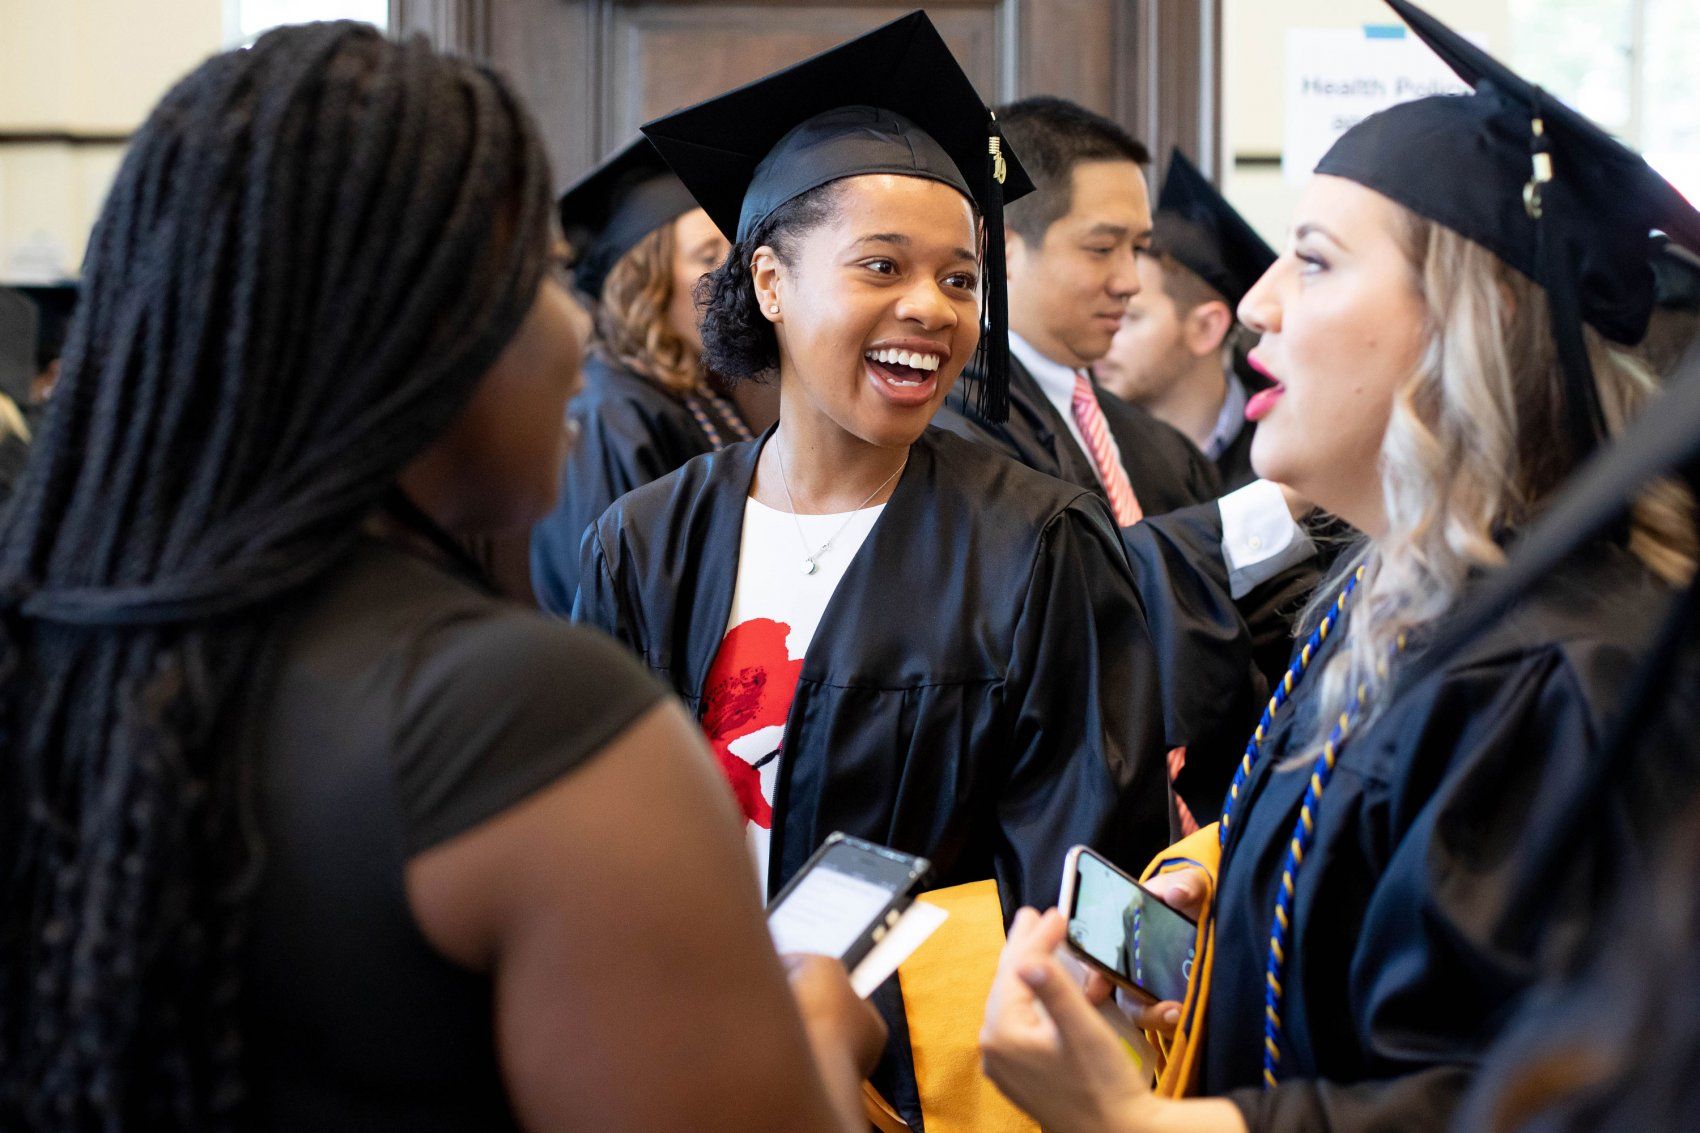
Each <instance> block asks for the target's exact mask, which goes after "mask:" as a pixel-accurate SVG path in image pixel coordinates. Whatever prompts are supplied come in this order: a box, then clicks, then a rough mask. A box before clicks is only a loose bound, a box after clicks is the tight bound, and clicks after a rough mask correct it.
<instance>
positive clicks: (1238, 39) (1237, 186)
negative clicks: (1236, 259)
mask: <svg viewBox="0 0 1700 1133" xmlns="http://www.w3.org/2000/svg"><path fill="white" fill-rule="evenodd" d="M1424 7H1426V8H1427V9H1428V10H1429V11H1431V12H1433V13H1434V14H1435V15H1436V16H1438V17H1439V18H1441V19H1442V20H1445V21H1446V22H1447V23H1449V24H1451V25H1452V26H1453V27H1456V28H1458V29H1459V30H1461V31H1465V32H1468V33H1470V34H1472V35H1480V36H1481V37H1483V38H1482V43H1483V46H1485V47H1487V48H1488V50H1490V51H1494V52H1496V53H1498V52H1499V51H1501V50H1502V49H1503V48H1504V46H1505V44H1506V40H1507V37H1508V34H1509V32H1508V29H1509V27H1510V6H1509V3H1508V0H1424ZM1222 9H1223V13H1222V16H1223V19H1222V64H1223V68H1222V71H1223V81H1222V87H1223V89H1222V105H1223V108H1224V112H1223V120H1222V130H1223V137H1224V142H1225V145H1224V147H1223V148H1224V150H1225V151H1226V153H1227V156H1228V161H1227V168H1226V171H1225V173H1224V176H1223V182H1222V184H1223V190H1224V192H1225V193H1226V194H1227V196H1228V199H1229V200H1231V201H1232V202H1233V203H1234V206H1235V207H1236V208H1238V209H1239V210H1240V211H1241V212H1242V213H1244V214H1245V217H1246V219H1247V220H1249V221H1250V222H1251V223H1252V224H1253V226H1255V227H1256V228H1257V229H1258V231H1259V232H1261V233H1262V234H1263V236H1264V238H1265V239H1267V240H1268V241H1269V242H1270V243H1271V244H1273V245H1275V246H1276V247H1277V248H1279V247H1280V246H1281V244H1282V241H1283V240H1284V239H1285V237H1286V231H1287V219H1288V217H1289V215H1290V214H1291V212H1292V209H1293V204H1294V201H1295V199H1296V198H1297V196H1298V190H1297V189H1295V188H1293V187H1291V186H1289V185H1287V183H1286V182H1285V181H1284V180H1283V179H1282V176H1281V170H1280V169H1279V168H1278V167H1243V166H1242V167H1239V168H1236V167H1235V165H1234V160H1233V159H1234V155H1236V154H1257V155H1264V156H1273V155H1277V154H1279V153H1280V152H1281V130H1282V121H1283V119H1282V115H1283V107H1282V92H1283V90H1284V89H1285V86H1284V75H1283V70H1284V67H1285V65H1286V51H1287V29H1289V28H1332V27H1340V28H1356V27H1361V26H1363V25H1364V24H1397V23H1398V22H1399V20H1398V17H1397V16H1395V15H1394V14H1393V10H1392V9H1391V8H1389V7H1388V6H1387V5H1386V4H1384V3H1382V2H1381V0H1223V2H1222Z"/></svg>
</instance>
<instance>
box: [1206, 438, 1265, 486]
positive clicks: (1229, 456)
mask: <svg viewBox="0 0 1700 1133" xmlns="http://www.w3.org/2000/svg"><path fill="white" fill-rule="evenodd" d="M1256 435H1257V426H1256V425H1254V424H1252V423H1251V422H1250V421H1246V422H1243V423H1242V424H1241V425H1240V429H1239V432H1237V433H1235V434H1234V439H1233V440H1231V441H1229V442H1228V445H1227V447H1226V448H1224V449H1223V450H1222V451H1221V452H1220V453H1218V454H1217V455H1216V475H1217V476H1219V477H1220V478H1221V480H1222V492H1223V493H1224V494H1226V493H1228V492H1232V491H1236V490H1238V489H1240V488H1243V487H1245V486H1246V485H1247V484H1249V483H1251V482H1252V481H1253V480H1255V479H1257V472H1256V471H1255V470H1254V469H1253V468H1252V466H1251V439H1252V438H1253V437H1254V436H1256Z"/></svg>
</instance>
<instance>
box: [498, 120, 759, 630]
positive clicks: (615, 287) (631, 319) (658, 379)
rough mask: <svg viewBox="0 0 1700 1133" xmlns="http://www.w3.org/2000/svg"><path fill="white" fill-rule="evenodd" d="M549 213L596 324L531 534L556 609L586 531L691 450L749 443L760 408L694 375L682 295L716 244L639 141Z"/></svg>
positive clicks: (690, 293)
mask: <svg viewBox="0 0 1700 1133" xmlns="http://www.w3.org/2000/svg"><path fill="white" fill-rule="evenodd" d="M560 212H561V222H562V227H563V228H564V230H565V231H566V234H567V237H568V239H569V241H570V242H571V243H572V244H573V246H574V249H575V250H576V251H577V252H578V253H579V254H578V258H577V260H576V262H575V264H574V268H573V273H574V282H575V283H576V284H577V286H578V290H579V292H580V294H582V295H583V296H585V297H586V298H588V299H590V300H591V301H593V303H594V305H595V325H596V337H595V344H594V347H593V349H592V351H591V354H590V356H589V357H588V358H587V359H586V361H585V366H584V392H583V393H581V394H580V395H579V396H578V397H576V398H574V399H573V402H572V404H571V405H570V406H569V407H568V410H567V419H568V421H569V425H570V427H571V428H573V430H574V431H575V432H576V434H577V436H576V439H575V443H574V445H573V451H572V453H571V455H570V456H569V457H568V458H567V466H566V469H565V472H564V475H563V478H562V483H561V495H560V501H559V503H558V504H557V506H556V508H555V510H554V512H552V513H551V514H550V515H549V516H548V518H546V519H544V520H543V521H542V522H541V523H539V524H538V525H537V527H536V528H535V529H534V531H533V533H532V540H531V577H532V586H533V588H534V589H535V591H536V593H537V599H538V602H539V604H541V605H542V606H543V608H544V609H546V610H549V611H550V612H552V613H557V614H561V615H563V616H564V615H566V614H569V613H571V611H572V605H573V596H574V595H575V594H576V593H577V591H578V555H579V540H580V538H581V537H582V536H583V534H584V530H585V528H586V527H588V526H590V524H591V523H592V522H594V521H595V519H596V517H597V516H599V515H601V514H602V512H603V511H604V510H605V509H606V508H607V507H608V505H609V504H611V503H613V502H614V501H615V500H617V499H619V498H620V497H621V496H623V495H625V494H626V493H627V492H629V491H631V490H632V489H634V488H638V487H641V486H643V485H644V484H647V483H649V482H650V481H651V480H657V479H659V478H661V477H662V476H665V475H666V474H667V473H669V472H671V471H673V470H674V469H675V468H678V467H679V466H680V465H682V464H684V463H685V462H686V461H687V460H689V459H691V458H692V457H693V456H698V455H701V454H702V453H707V452H715V451H718V450H719V449H722V448H724V447H725V446H727V445H729V444H731V443H732V442H734V441H742V440H749V439H750V437H751V436H752V435H753V432H752V427H751V424H750V423H747V422H746V414H750V415H751V416H756V415H757V414H758V413H759V409H752V408H751V407H750V405H748V404H746V405H745V406H742V407H740V405H738V404H737V403H734V402H733V401H732V400H731V399H730V398H727V397H724V396H722V395H720V394H719V393H716V392H715V391H714V390H713V389H711V388H710V386H709V384H708V382H707V380H706V377H705V375H704V373H703V369H702V365H701V362H700V356H701V353H702V335H701V333H700V331H699V330H698V327H697V324H698V320H699V315H698V312H697V308H696V304H695V300H694V293H695V289H696V285H697V281H698V280H699V279H701V278H702V277H703V276H704V275H706V274H707V273H708V272H710V271H712V270H714V269H715V268H717V267H719V266H720V263H721V261H722V260H724V259H725V258H726V252H727V249H728V248H729V245H728V244H727V242H726V238H725V237H724V236H722V235H721V234H720V230H719V229H717V228H716V227H715V226H714V223H713V222H712V221H710V220H709V219H708V214H707V213H705V212H704V211H703V210H702V209H700V208H698V207H697V203H696V201H694V200H693V199H692V198H691V195H690V194H689V193H688V192H686V191H685V187H684V185H683V184H682V183H681V182H680V181H679V179H678V178H677V177H675V176H674V175H673V174H672V172H671V171H669V170H668V169H667V167H666V164H665V163H664V162H663V161H662V160H661V157H660V155H659V154H657V153H656V152H655V151H654V149H653V148H652V147H651V146H650V144H649V143H648V142H647V141H645V140H643V139H642V138H639V139H638V140H637V141H635V142H633V143H632V144H631V145H630V146H627V147H626V148H625V149H624V150H622V151H620V153H618V154H617V155H615V156H614V157H613V158H611V159H609V160H608V161H607V162H605V163H603V165H601V166H600V167H598V168H597V169H596V170H595V171H593V172H592V173H590V174H589V175H587V176H586V177H585V178H584V179H583V180H581V181H580V182H578V183H577V184H576V185H574V186H573V187H571V188H569V189H568V190H567V191H566V192H565V193H563V194H562V196H561V200H560ZM758 396H759V395H758ZM767 423H768V422H767V421H756V422H754V425H755V427H756V428H762V427H765V426H766V424H767Z"/></svg>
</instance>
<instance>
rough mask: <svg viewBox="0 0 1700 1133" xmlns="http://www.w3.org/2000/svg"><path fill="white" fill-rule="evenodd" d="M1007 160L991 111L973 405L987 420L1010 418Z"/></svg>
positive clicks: (997, 421) (1001, 134) (999, 132)
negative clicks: (982, 315) (980, 317)
mask: <svg viewBox="0 0 1700 1133" xmlns="http://www.w3.org/2000/svg"><path fill="white" fill-rule="evenodd" d="M1004 175H1005V164H1004V156H1003V132H1002V131H1001V130H999V129H998V120H997V115H995V114H994V115H992V118H991V123H990V127H989V130H988V133H987V139H986V199H985V201H984V202H983V205H984V209H985V217H984V222H985V226H986V255H985V267H984V272H985V277H986V278H985V285H986V316H985V318H984V320H982V322H981V326H980V345H979V348H978V349H977V350H976V351H975V353H976V354H977V355H978V358H977V359H976V361H977V362H978V363H979V364H978V365H977V366H976V367H975V368H976V370H977V371H978V372H979V373H980V375H981V379H980V388H979V390H978V392H977V394H976V397H975V402H974V407H975V408H976V409H977V410H978V411H979V413H980V415H981V416H982V417H984V418H985V419H986V420H988V421H993V422H996V423H998V424H1002V423H1003V422H1005V421H1008V420H1009V288H1008V286H1007V285H1006V283H1005V281H1004V254H1003V182H1004Z"/></svg>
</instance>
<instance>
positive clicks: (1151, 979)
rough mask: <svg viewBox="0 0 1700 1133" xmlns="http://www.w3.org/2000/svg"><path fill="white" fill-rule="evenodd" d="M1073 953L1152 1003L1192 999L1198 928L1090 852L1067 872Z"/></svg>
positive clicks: (1072, 855)
mask: <svg viewBox="0 0 1700 1133" xmlns="http://www.w3.org/2000/svg"><path fill="white" fill-rule="evenodd" d="M1058 907H1059V908H1060V909H1062V911H1063V915H1064V916H1066V917H1067V918H1068V934H1067V936H1066V938H1065V939H1066V942H1067V946H1068V950H1069V952H1070V954H1072V955H1073V956H1075V957H1077V958H1079V959H1080V960H1081V961H1082V962H1083V963H1085V964H1086V965H1087V966H1089V967H1090V968H1092V970H1094V971H1097V972H1100V973H1102V974H1103V975H1104V976H1105V977H1106V978H1107V979H1109V980H1110V982H1111V983H1114V984H1115V985H1116V986H1118V987H1121V988H1125V989H1127V990H1129V991H1131V992H1134V993H1135V994H1137V995H1139V996H1140V997H1142V998H1144V999H1148V1000H1176V1001H1181V1000H1184V999H1185V998H1186V989H1187V983H1188V982H1189V981H1190V980H1191V978H1192V963H1193V959H1194V955H1195V949H1196V947H1197V942H1198V925H1197V922H1195V921H1193V920H1192V919H1191V918H1190V917H1187V916H1185V915H1184V914H1182V913H1180V912H1177V911H1176V910H1174V909H1172V908H1170V907H1169V906H1168V905H1166V904H1164V903H1163V901H1162V899H1161V898H1159V897H1158V896H1157V895H1156V894H1155V893H1152V892H1151V891H1150V890H1148V889H1146V888H1145V887H1144V886H1143V885H1141V884H1139V882H1137V881H1135V880H1134V879H1133V878H1132V877H1130V876H1128V875H1127V874H1126V873H1123V872H1122V871H1121V870H1119V869H1117V868H1116V867H1115V866H1113V865H1111V864H1110V863H1109V862H1108V861H1106V860H1105V859H1104V858H1103V857H1102V856H1101V855H1099V854H1098V853H1096V852H1095V851H1093V850H1092V849H1091V848H1089V847H1087V846H1076V847H1074V849H1072V850H1070V851H1069V853H1068V859H1067V861H1066V862H1065V864H1064V866H1063V886H1062V896H1061V898H1060V899H1059V901H1058Z"/></svg>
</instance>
